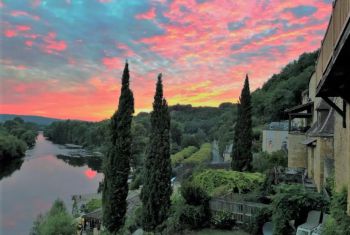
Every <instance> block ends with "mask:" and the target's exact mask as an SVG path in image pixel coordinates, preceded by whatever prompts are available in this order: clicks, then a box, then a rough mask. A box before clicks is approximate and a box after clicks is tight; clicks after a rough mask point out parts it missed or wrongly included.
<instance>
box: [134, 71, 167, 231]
mask: <svg viewBox="0 0 350 235" xmlns="http://www.w3.org/2000/svg"><path fill="white" fill-rule="evenodd" d="M169 131H170V115H169V111H168V104H167V101H166V100H165V99H164V98H163V85H162V75H161V74H159V76H158V81H157V86H156V93H155V96H154V102H153V111H152V113H151V133H150V147H149V151H148V155H147V157H146V159H145V162H144V181H143V182H144V184H143V187H142V191H141V200H142V204H143V206H142V227H143V229H144V230H145V231H148V232H151V231H156V230H157V226H158V225H161V224H162V223H163V222H164V221H165V220H166V218H167V215H168V210H169V207H170V196H171V193H172V188H171V181H170V180H171V161H170V142H169V141H170V138H169Z"/></svg>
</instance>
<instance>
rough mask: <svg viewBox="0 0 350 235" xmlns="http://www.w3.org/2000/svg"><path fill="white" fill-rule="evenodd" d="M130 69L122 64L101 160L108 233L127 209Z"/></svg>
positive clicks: (131, 106)
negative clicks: (108, 143) (107, 144)
mask: <svg viewBox="0 0 350 235" xmlns="http://www.w3.org/2000/svg"><path fill="white" fill-rule="evenodd" d="M129 78H130V76H129V68H128V63H127V62H126V63H125V68H124V72H123V77H122V87H121V93H120V97H119V105H118V110H117V111H116V112H115V113H114V114H113V116H112V118H111V125H110V127H111V146H110V148H109V150H108V154H107V156H106V159H105V162H104V176H105V177H104V181H103V191H102V193H103V195H102V208H103V223H104V225H105V227H106V228H107V229H108V231H109V232H112V233H115V232H117V231H118V230H119V229H120V228H121V227H122V226H123V224H124V221H125V214H126V210H127V201H126V198H127V196H128V175H129V171H130V164H129V162H130V157H131V142H132V137H131V121H132V115H133V113H134V97H133V93H132V91H131V90H130V88H129Z"/></svg>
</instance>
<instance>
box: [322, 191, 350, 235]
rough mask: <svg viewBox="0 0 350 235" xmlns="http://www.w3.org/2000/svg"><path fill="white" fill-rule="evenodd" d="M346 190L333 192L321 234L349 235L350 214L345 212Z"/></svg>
mask: <svg viewBox="0 0 350 235" xmlns="http://www.w3.org/2000/svg"><path fill="white" fill-rule="evenodd" d="M347 196H348V193H347V190H346V189H343V190H342V191H340V192H339V193H333V195H332V200H331V205H330V216H329V217H328V219H327V221H326V224H325V226H324V228H323V231H322V235H350V216H348V215H347V214H346V209H347Z"/></svg>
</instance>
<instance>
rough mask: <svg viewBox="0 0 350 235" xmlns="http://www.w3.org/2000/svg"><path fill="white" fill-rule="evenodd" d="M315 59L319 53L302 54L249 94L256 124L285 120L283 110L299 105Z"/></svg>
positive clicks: (313, 68)
mask: <svg viewBox="0 0 350 235" xmlns="http://www.w3.org/2000/svg"><path fill="white" fill-rule="evenodd" d="M317 55H318V51H314V52H311V53H304V54H302V55H301V56H300V57H299V59H298V60H295V61H293V62H291V63H289V64H288V65H286V66H285V67H284V68H283V69H282V70H281V72H280V73H279V74H274V75H273V76H272V77H271V78H270V79H269V80H268V81H267V82H266V83H265V84H264V85H263V86H262V88H260V89H257V90H255V91H254V92H253V93H252V104H253V118H254V121H255V123H256V124H261V123H266V122H270V121H279V120H283V119H286V116H285V113H284V110H285V109H287V108H290V107H293V106H295V105H297V104H300V103H301V93H302V92H303V91H304V90H306V89H307V88H308V84H309V80H310V77H311V75H312V73H313V72H314V70H315V63H316V59H317Z"/></svg>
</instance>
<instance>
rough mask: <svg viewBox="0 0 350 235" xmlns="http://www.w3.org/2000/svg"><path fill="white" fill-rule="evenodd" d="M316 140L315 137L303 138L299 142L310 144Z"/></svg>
mask: <svg viewBox="0 0 350 235" xmlns="http://www.w3.org/2000/svg"><path fill="white" fill-rule="evenodd" d="M315 141H317V139H316V138H307V139H306V140H304V141H303V142H301V143H302V144H305V145H310V144H312V143H313V142H315Z"/></svg>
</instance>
